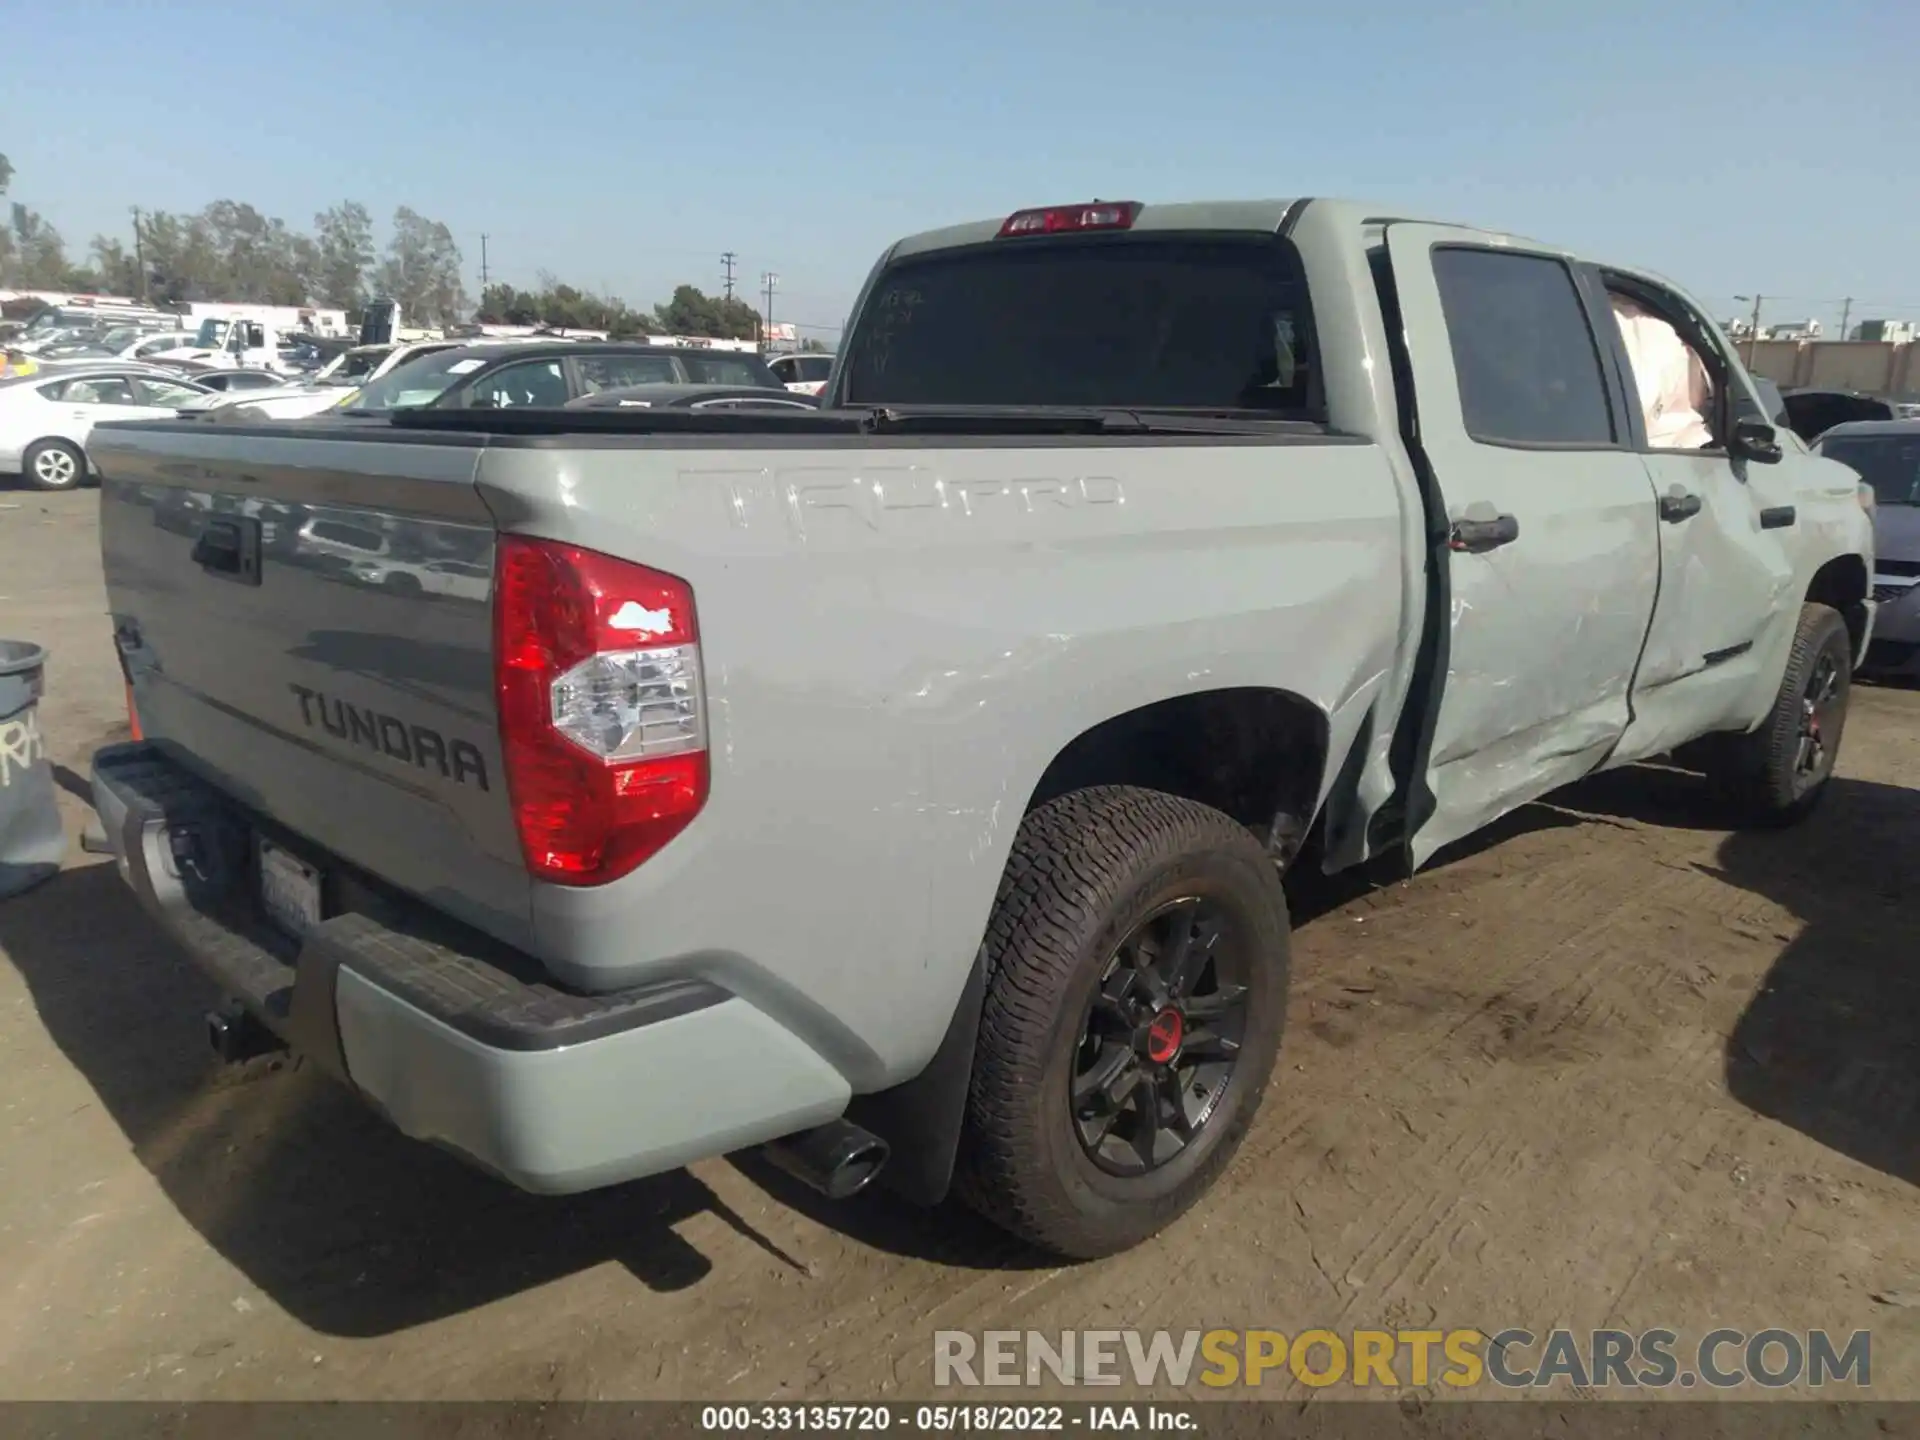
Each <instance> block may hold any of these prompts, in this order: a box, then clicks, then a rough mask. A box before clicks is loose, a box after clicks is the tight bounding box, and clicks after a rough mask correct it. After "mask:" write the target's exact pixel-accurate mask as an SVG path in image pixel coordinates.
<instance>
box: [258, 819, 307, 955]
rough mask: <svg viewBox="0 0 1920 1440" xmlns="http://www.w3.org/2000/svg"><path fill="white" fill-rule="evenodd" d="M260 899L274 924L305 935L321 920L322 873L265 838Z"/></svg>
mask: <svg viewBox="0 0 1920 1440" xmlns="http://www.w3.org/2000/svg"><path fill="white" fill-rule="evenodd" d="M260 899H261V903H263V904H264V905H265V906H266V907H267V917H268V918H269V919H271V920H272V921H273V923H274V924H276V925H278V926H279V927H280V928H281V929H283V930H288V931H291V932H292V933H293V934H295V935H304V934H306V933H307V931H309V930H311V929H313V927H314V926H316V925H318V924H319V923H320V872H319V871H318V870H316V869H314V868H313V866H311V865H309V864H307V863H306V862H305V861H304V860H300V859H297V858H296V857H295V856H293V855H292V854H290V853H288V852H287V851H285V850H283V849H281V848H280V847H279V846H278V845H275V844H274V843H273V842H272V841H271V840H262V841H261V842H260Z"/></svg>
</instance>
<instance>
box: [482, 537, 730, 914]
mask: <svg viewBox="0 0 1920 1440" xmlns="http://www.w3.org/2000/svg"><path fill="white" fill-rule="evenodd" d="M496 580H497V583H496V586H495V593H494V683H495V687H496V690H497V691H498V696H499V708H500V740H501V747H502V750H503V752H504V758H505V762H506V772H507V789H508V793H509V795H510V796H511V797H512V802H513V816H514V823H515V825H516V826H517V827H518V829H519V832H520V848H521V851H522V852H523V853H524V854H525V856H526V861H527V869H528V870H529V872H531V873H532V875H533V876H534V878H536V879H539V880H549V881H553V882H555V883H558V884H562V885H599V884H603V883H605V882H606V881H608V880H614V879H618V878H619V877H620V876H622V875H625V874H627V873H628V872H629V871H631V870H633V869H634V868H635V867H636V866H638V865H639V864H641V863H642V862H643V861H645V860H646V859H648V858H649V857H650V856H652V855H654V854H655V853H657V852H658V851H659V849H660V848H661V847H662V846H663V845H665V844H666V843H667V842H668V841H669V840H671V839H673V837H674V836H676V835H678V834H679V833H680V832H681V831H682V830H684V829H685V828H686V827H687V825H688V823H689V822H691V821H692V819H693V817H694V816H695V815H697V814H699V812H700V808H701V806H703V805H704V804H706V800H707V773H708V772H707V724H706V702H705V696H704V695H703V693H702V688H701V675H700V637H699V632H698V630H697V628H696V626H695V622H694V613H693V591H692V589H691V588H690V587H689V586H688V585H687V583H686V582H685V581H684V580H680V579H677V578H675V577H674V576H672V575H663V574H661V573H660V572H659V571H657V570H649V569H647V568H646V567H645V566H641V565H633V564H629V563H628V562H626V561H624V560H616V559H614V558H612V557H611V556H608V555H602V554H599V553H597V552H595V551H592V550H583V549H580V548H578V547H576V546H572V545H560V544H555V543H553V542H550V541H545V540H530V539H526V538H524V537H521V536H511V535H510V536H503V537H502V538H501V540H500V544H499V552H498V560H497V562H496Z"/></svg>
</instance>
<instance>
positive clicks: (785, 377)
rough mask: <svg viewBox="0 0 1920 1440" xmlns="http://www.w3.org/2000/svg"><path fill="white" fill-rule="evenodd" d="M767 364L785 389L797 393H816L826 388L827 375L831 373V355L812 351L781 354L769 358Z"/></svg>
mask: <svg viewBox="0 0 1920 1440" xmlns="http://www.w3.org/2000/svg"><path fill="white" fill-rule="evenodd" d="M767 366H768V368H769V369H771V370H772V371H773V373H774V374H775V375H777V376H778V377H779V378H780V383H781V384H783V385H785V386H786V387H787V389H789V390H791V391H793V392H795V393H796V394H799V395H818V394H819V393H820V392H821V391H822V390H824V389H826V388H827V377H828V376H829V375H831V374H832V373H833V356H831V355H819V354H814V353H812V352H808V353H806V354H800V355H782V356H780V357H779V358H778V359H774V360H769V361H768V362H767Z"/></svg>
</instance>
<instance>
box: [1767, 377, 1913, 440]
mask: <svg viewBox="0 0 1920 1440" xmlns="http://www.w3.org/2000/svg"><path fill="white" fill-rule="evenodd" d="M1781 402H1782V404H1784V405H1785V406H1786V411H1787V419H1788V424H1789V426H1790V427H1791V429H1792V430H1793V433H1794V434H1796V435H1798V436H1799V437H1800V438H1801V439H1802V440H1805V441H1807V442H1808V443H1812V442H1813V441H1815V440H1818V439H1819V438H1820V437H1821V436H1822V435H1824V434H1826V433H1827V431H1829V430H1831V429H1832V428H1833V427H1834V426H1836V425H1846V424H1850V423H1852V422H1855V421H1860V420H1891V419H1893V418H1894V413H1893V406H1891V405H1889V404H1888V403H1887V402H1886V401H1885V400H1878V399H1875V398H1874V397H1873V396H1871V395H1863V394H1861V393H1860V392H1859V391H1857V390H1788V391H1786V392H1784V394H1783V395H1782V397H1781Z"/></svg>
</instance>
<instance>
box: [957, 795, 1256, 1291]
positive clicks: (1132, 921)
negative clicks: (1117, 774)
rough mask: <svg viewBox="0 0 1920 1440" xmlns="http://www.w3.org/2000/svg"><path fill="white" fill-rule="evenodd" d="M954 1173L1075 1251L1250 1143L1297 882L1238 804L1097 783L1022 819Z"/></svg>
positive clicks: (1050, 1240) (1172, 1203) (1177, 1204)
mask: <svg viewBox="0 0 1920 1440" xmlns="http://www.w3.org/2000/svg"><path fill="white" fill-rule="evenodd" d="M986 952H987V967H988V968H987V994H986V1000H985V1005H984V1007H983V1010H982V1015H981V1023H980V1034H979V1040H978V1044H977V1046H976V1049H975V1054H974V1065H973V1077H972V1082H971V1085H970V1088H969V1092H968V1097H967V1116H966V1127H965V1130H964V1133H963V1135H962V1140H961V1153H960V1157H959V1170H958V1175H957V1177H956V1178H957V1180H958V1188H959V1191H960V1193H961V1195H962V1196H964V1197H965V1198H966V1199H967V1201H968V1202H969V1203H970V1204H971V1205H972V1206H973V1207H974V1208H975V1209H977V1210H979V1211H980V1212H981V1213H982V1214H984V1215H985V1216H986V1217H987V1218H988V1219H990V1220H993V1221H994V1222H996V1223H997V1224H999V1225H1001V1226H1002V1227H1004V1228H1005V1229H1007V1230H1010V1231H1012V1232H1013V1233H1014V1234H1016V1235H1018V1236H1020V1237H1021V1238H1023V1239H1025V1240H1028V1241H1030V1242H1032V1243H1033V1244H1035V1245H1038V1246H1040V1247H1042V1248H1044V1249H1047V1250H1051V1251H1053V1252H1055V1253H1056V1254H1059V1255H1063V1256H1066V1257H1068V1258H1072V1259H1088V1258H1092V1257H1094V1256H1098V1255H1107V1254H1111V1253H1113V1252H1115V1251H1119V1250H1124V1249H1127V1248H1128V1247H1129V1246H1132V1245H1135V1244H1138V1243H1139V1242H1140V1241H1142V1240H1144V1239H1146V1238H1147V1237H1148V1236H1150V1235H1152V1234H1154V1233H1155V1232H1156V1231H1158V1230H1160V1229H1161V1228H1163V1227H1164V1226H1166V1225H1167V1224H1169V1223H1170V1222H1171V1221H1172V1220H1174V1219H1175V1217H1177V1216H1178V1215H1180V1214H1181V1213H1182V1212H1183V1211H1185V1210H1186V1209H1187V1208H1188V1207H1189V1206H1190V1205H1192V1204H1193V1203H1194V1202H1195V1201H1196V1200H1198V1199H1199V1198H1200V1196H1201V1195H1202V1194H1204V1193H1205V1192H1206V1190H1207V1189H1208V1187H1209V1186H1211V1185H1212V1184H1213V1182H1214V1181H1215V1180H1216V1179H1217V1178H1218V1177H1219V1175H1220V1173H1221V1171H1222V1170H1224V1169H1225V1168H1226V1166H1227V1164H1228V1162H1229V1161H1230V1160H1231V1159H1232V1157H1233V1153H1234V1151H1235V1150H1236V1149H1238V1147H1239V1145H1240V1142H1241V1140H1242V1138H1243V1137H1244V1136H1245V1135H1246V1132H1247V1129H1248V1127H1249V1126H1250V1125H1251V1124H1252V1122H1253V1117H1254V1114H1255V1112H1256V1111H1257V1110H1258V1108H1259V1105H1260V1099H1261V1094H1262V1092H1263V1091H1264V1089H1265V1088H1266V1084H1267V1079H1268V1077H1269V1075H1270V1074H1271V1073H1272V1070H1273V1063H1274V1058H1275V1055H1276V1053H1277V1051H1278V1049H1279V1042H1280V1030H1281V1026H1282V1024H1283V1022H1284V1019H1285V1014H1286V999H1287V963H1288V924H1287V907H1286V897H1285V895H1284V894H1283V893H1282V891H1281V888H1280V878H1279V874H1278V872H1277V871H1276V869H1275V866H1274V863H1273V861H1272V859H1271V857H1269V856H1268V854H1267V852H1266V848H1265V846H1263V845H1262V844H1261V843H1260V842H1259V841H1258V840H1257V839H1255V837H1254V836H1253V835H1252V834H1251V833H1250V832H1249V831H1248V830H1247V829H1246V828H1245V827H1244V826H1242V825H1240V824H1238V823H1236V822H1235V821H1234V820H1233V819H1231V818H1230V817H1228V816H1227V815H1224V814H1222V813H1221V812H1220V811H1218V810H1214V809H1212V808H1210V807H1208V806H1206V805H1201V804H1199V803H1197V802H1195V801H1192V800H1186V799H1181V798H1179V797H1177V796H1173V795H1165V794H1161V793H1159V792H1156V791H1150V790H1138V789H1132V788H1126V787H1119V786H1103V787H1099V788H1094V789H1088V790H1080V791H1075V792H1073V793H1071V794H1068V795H1064V796H1061V797H1060V798H1058V799H1056V800H1053V801H1050V802H1049V803H1048V804H1046V805H1043V806H1041V807H1040V808H1039V809H1037V810H1035V811H1034V812H1033V813H1032V814H1030V815H1028V816H1027V817H1026V819H1025V820H1024V821H1023V822H1022V823H1021V826H1020V832H1019V834H1018V836H1017V837H1016V838H1015V841H1014V847H1013V854H1012V856H1011V857H1010V858H1009V860H1008V862H1007V870H1006V874H1005V875H1004V877H1003V878H1002V880H1001V883H1000V893H999V896H998V898H997V900H996V903H995V907H994V912H993V918H992V920H991V922H990V923H989V926H988V930H987V943H986Z"/></svg>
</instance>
